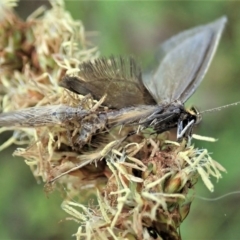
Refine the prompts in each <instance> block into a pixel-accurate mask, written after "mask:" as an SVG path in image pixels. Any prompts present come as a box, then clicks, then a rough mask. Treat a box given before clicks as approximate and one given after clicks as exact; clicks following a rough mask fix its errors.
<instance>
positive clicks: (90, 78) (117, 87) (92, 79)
mask: <svg viewBox="0 0 240 240" xmlns="http://www.w3.org/2000/svg"><path fill="white" fill-rule="evenodd" d="M79 68H80V72H79V75H78V76H68V75H66V76H65V77H64V78H63V80H62V81H61V82H60V86H62V87H65V88H67V89H69V90H70V91H72V92H75V93H78V94H82V95H86V94H89V93H90V94H91V95H92V96H93V97H94V98H95V99H97V100H99V99H101V98H102V96H103V95H104V94H106V95H107V96H106V98H105V100H104V104H106V105H107V106H108V107H112V108H117V109H120V108H123V107H131V106H135V105H141V104H156V102H155V101H154V99H153V97H152V96H151V95H150V94H149V92H148V91H147V89H146V88H145V86H144V85H143V83H142V76H141V70H140V68H139V67H138V66H137V65H136V63H135V61H134V59H133V58H131V57H130V58H122V57H110V58H99V59H96V60H94V61H89V62H84V63H82V64H81V65H80V66H79Z"/></svg>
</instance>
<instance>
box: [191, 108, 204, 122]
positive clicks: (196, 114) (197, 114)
mask: <svg viewBox="0 0 240 240" xmlns="http://www.w3.org/2000/svg"><path fill="white" fill-rule="evenodd" d="M189 112H190V113H191V114H192V115H193V116H194V117H195V124H199V123H200V122H201V121H202V115H201V114H200V112H199V111H198V109H197V108H196V107H194V106H192V107H191V108H190V110H189Z"/></svg>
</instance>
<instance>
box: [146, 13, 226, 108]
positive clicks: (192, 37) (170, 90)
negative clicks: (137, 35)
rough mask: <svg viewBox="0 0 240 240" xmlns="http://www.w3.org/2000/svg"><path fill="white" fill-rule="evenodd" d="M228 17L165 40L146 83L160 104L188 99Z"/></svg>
mask: <svg viewBox="0 0 240 240" xmlns="http://www.w3.org/2000/svg"><path fill="white" fill-rule="evenodd" d="M226 21H227V18H226V17H221V18H220V19H218V20H216V21H214V22H212V23H210V24H207V25H203V26H199V27H196V28H193V29H190V30H187V31H184V32H182V33H180V34H178V35H176V36H174V37H172V38H170V39H169V40H167V41H166V42H165V43H163V45H162V47H161V52H162V53H163V54H162V57H160V58H159V61H160V65H159V66H158V67H157V69H156V70H155V72H154V74H153V75H146V76H147V77H145V78H143V83H144V85H145V86H146V88H147V89H148V91H149V92H150V93H151V95H152V96H153V98H154V99H155V101H156V102H157V103H158V104H161V103H163V102H166V103H170V102H172V101H174V100H180V101H181V102H183V103H184V102H185V101H186V100H187V99H188V98H189V97H190V96H191V95H192V94H193V93H194V91H195V90H196V88H197V87H198V86H199V84H200V83H201V81H202V79H203V77H204V75H205V73H206V71H207V69H208V67H209V65H210V63H211V60H212V58H213V55H214V53H215V51H216V48H217V45H218V42H219V39H220V37H221V34H222V31H223V28H224V26H225V23H226Z"/></svg>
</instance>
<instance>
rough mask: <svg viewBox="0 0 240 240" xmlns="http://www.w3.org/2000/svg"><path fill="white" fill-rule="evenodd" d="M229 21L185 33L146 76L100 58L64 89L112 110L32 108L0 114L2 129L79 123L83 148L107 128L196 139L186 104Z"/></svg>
mask: <svg viewBox="0 0 240 240" xmlns="http://www.w3.org/2000/svg"><path fill="white" fill-rule="evenodd" d="M226 22H227V18H226V17H225V16H224V17H221V18H219V19H217V20H216V21H214V22H212V23H209V24H206V25H202V26H198V27H195V28H192V29H190V30H186V31H183V32H181V33H179V34H178V35H176V36H173V37H172V38H170V39H169V40H167V41H166V42H164V43H163V44H162V45H161V47H160V49H159V50H158V52H159V53H161V54H159V56H158V60H157V64H156V65H157V67H156V68H155V69H154V71H153V72H151V73H149V74H145V75H142V72H141V69H140V68H139V67H138V65H137V64H136V62H135V60H134V59H133V58H132V57H129V58H122V57H110V58H99V59H96V60H94V61H88V62H83V63H81V64H80V66H79V72H78V74H76V75H66V76H65V77H64V78H63V79H62V81H61V82H60V86H62V87H64V88H66V89H68V90H70V91H72V92H74V93H77V94H81V95H87V94H91V95H92V97H93V98H94V99H96V100H100V99H101V98H102V97H103V96H104V95H105V99H104V103H103V104H104V105H106V106H107V107H108V109H107V110H102V111H100V110H95V111H92V110H84V109H83V108H82V107H81V106H79V107H76V108H75V107H69V106H66V105H57V106H42V107H32V108H27V109H24V110H19V111H14V112H8V113H2V114H0V126H20V127H39V126H51V125H56V124H64V123H65V122H71V121H77V122H79V123H80V125H81V129H80V132H79V137H78V139H77V140H76V142H77V141H78V143H79V144H80V145H81V146H82V145H84V144H85V143H87V142H88V141H89V139H90V138H91V136H92V135H94V134H96V133H97V131H99V130H101V129H103V128H105V127H106V128H112V127H114V126H116V125H127V124H135V125H141V126H142V127H143V128H146V127H149V126H150V127H152V128H153V129H154V131H155V132H157V133H162V132H164V131H167V130H169V129H172V128H175V127H177V139H178V140H181V139H182V138H183V137H188V136H191V134H192V129H193V127H194V125H195V124H197V123H198V122H199V121H200V119H201V116H200V114H199V113H198V112H197V111H196V110H195V109H194V108H192V109H191V110H190V111H187V110H186V109H185V107H184V103H185V102H186V101H187V100H188V98H189V97H190V96H191V95H192V94H193V93H194V92H195V90H196V89H197V88H198V86H199V84H200V83H201V81H202V79H203V77H204V75H205V73H206V71H207V69H208V67H209V65H210V63H211V60H212V58H213V56H214V53H215V51H216V48H217V46H218V43H219V40H220V37H221V34H222V31H223V29H224V26H225V24H226Z"/></svg>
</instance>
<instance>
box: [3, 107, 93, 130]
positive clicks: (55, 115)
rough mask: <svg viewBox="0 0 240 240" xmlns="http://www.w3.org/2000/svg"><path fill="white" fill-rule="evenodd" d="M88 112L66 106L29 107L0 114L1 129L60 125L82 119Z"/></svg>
mask: <svg viewBox="0 0 240 240" xmlns="http://www.w3.org/2000/svg"><path fill="white" fill-rule="evenodd" d="M88 113H89V112H88V111H86V110H83V109H80V108H72V107H69V106H66V105H53V106H41V107H31V108H26V109H22V110H18V111H12V112H7V113H1V114H0V126H2V127H14V126H16V127H41V126H53V125H56V124H62V123H64V122H65V121H68V120H71V119H73V118H82V117H84V116H86V115H87V114H88Z"/></svg>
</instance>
